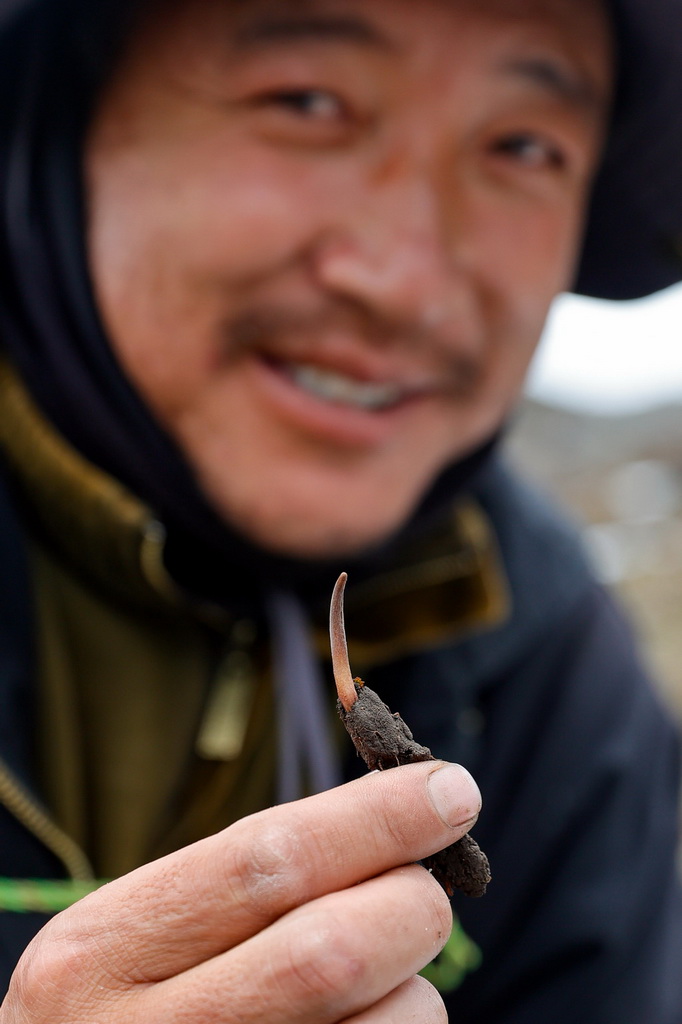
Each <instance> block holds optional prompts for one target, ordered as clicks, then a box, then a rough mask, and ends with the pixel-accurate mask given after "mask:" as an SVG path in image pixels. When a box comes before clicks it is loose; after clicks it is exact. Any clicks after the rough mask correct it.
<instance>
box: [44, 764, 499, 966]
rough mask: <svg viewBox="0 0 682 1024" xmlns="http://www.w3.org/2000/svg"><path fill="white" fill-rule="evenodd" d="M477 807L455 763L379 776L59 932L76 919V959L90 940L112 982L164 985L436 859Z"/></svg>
mask: <svg viewBox="0 0 682 1024" xmlns="http://www.w3.org/2000/svg"><path fill="white" fill-rule="evenodd" d="M479 809H480V794H479V792H478V788H477V786H476V784H475V782H474V781H473V779H472V778H471V776H470V775H469V773H468V772H467V771H466V770H465V769H464V768H462V767H460V766H459V765H449V764H443V763H442V762H438V761H429V762H422V763H419V764H413V765H405V766H403V767H400V768H395V769H391V770H390V771H387V772H376V773H372V774H370V775H366V776H364V777H363V778H361V779H358V780H356V781H354V782H351V783H348V784H346V785H345V786H340V787H338V788H337V789H334V790H330V791H328V792H326V793H321V794H318V795H317V796H313V797H309V798H307V799H305V800H300V801H297V802H295V803H291V804H284V805H281V806H278V807H273V808H270V809H268V810H266V811H261V812H259V813H258V814H254V815H251V816H250V817H248V818H244V819H242V820H241V821H239V822H237V823H236V824H234V825H232V826H231V827H230V828H228V829H226V830H225V831H223V832H220V833H218V834H217V835H215V836H211V837H210V838H208V839H205V840H202V841H201V842H199V843H195V844H194V845H192V846H189V847H186V848H185V849H183V850H180V851H178V852H177V853H174V854H171V855H170V856H168V857H165V858H163V859H162V860H160V861H156V862H154V863H151V864H148V865H145V866H144V867H142V868H139V869H138V870H137V871H134V872H132V873H131V874H130V875H126V876H125V877H123V878H121V879H119V880H117V881H116V882H112V883H110V884H109V885H108V886H106V887H105V888H104V889H102V890H100V891H99V892H97V893H94V894H93V895H92V896H89V897H87V899H86V900H84V901H82V902H81V904H78V905H77V906H76V907H74V908H72V911H71V912H69V915H68V919H67V915H63V917H62V919H61V923H60V924H61V928H68V927H69V921H71V922H72V923H73V921H74V918H73V915H74V914H75V913H77V912H78V913H79V914H80V916H81V920H80V921H79V922H78V933H79V956H83V955H88V953H87V951H86V950H84V949H83V942H84V941H87V942H88V944H89V943H90V942H91V943H92V956H94V957H95V959H101V960H102V961H103V962H102V968H103V971H104V972H105V973H106V975H107V976H108V977H109V978H111V977H112V975H113V976H114V977H118V978H120V979H121V981H123V982H132V983H134V982H143V981H144V982H149V981H159V980H162V979H164V978H167V977H171V976H173V975H175V974H179V973H180V972H182V971H184V970H187V969H189V968H190V967H193V966H195V965H196V964H198V963H201V962H203V961H204V960H206V959H208V958H209V957H212V956H215V955H217V954H219V953H221V952H225V951H226V950H228V949H230V948H232V947H233V946H235V945H237V944H238V943H240V942H243V941H244V940H245V939H247V938H249V937H251V936H252V935H254V934H256V933H257V932H260V931H261V930H262V929H263V928H265V927H267V926H268V925H269V924H271V923H272V922H273V921H275V920H276V919H277V918H279V917H281V916H282V915H283V914H285V913H287V912H288V911H290V910H292V909H293V908H295V907H297V906H300V905H301V904H303V903H307V902H309V901H310V900H313V899H316V898H318V897H320V896H323V895H325V894H327V893H330V892H334V891H337V890H340V889H345V888H348V887H350V886H352V885H355V884H356V883H358V882H360V881H362V880H364V879H366V878H370V877H374V876H376V875H378V874H381V873H382V872H384V871H387V870H389V869H390V868H393V867H398V866H400V865H403V864H407V863H411V862H413V861H416V860H421V859H422V858H423V857H426V856H428V855H430V854H432V853H435V852H436V851H437V850H440V849H442V848H443V847H445V846H448V845H449V844H450V843H453V842H455V840H457V839H459V838H460V836H462V835H463V834H464V833H465V832H466V831H467V830H468V829H469V828H470V827H471V825H472V824H473V822H474V821H475V819H476V817H477V815H478V811H479ZM58 920H59V919H57V921H55V922H54V925H55V926H57V925H58ZM84 936H87V939H86V940H84V938H83V937H84ZM64 937H65V938H68V933H67V934H66V935H65V936H64ZM103 953H105V956H103V955H102V954H103Z"/></svg>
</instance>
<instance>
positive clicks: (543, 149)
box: [491, 131, 567, 171]
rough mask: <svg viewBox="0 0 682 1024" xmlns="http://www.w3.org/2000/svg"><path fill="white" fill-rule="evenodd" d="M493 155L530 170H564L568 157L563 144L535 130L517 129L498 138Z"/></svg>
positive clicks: (495, 141) (492, 146) (494, 143)
mask: <svg viewBox="0 0 682 1024" xmlns="http://www.w3.org/2000/svg"><path fill="white" fill-rule="evenodd" d="M491 150H492V153H493V155H495V156H497V157H500V158H502V159H504V160H507V161H509V162H510V163H511V164H513V165H515V166H518V167H519V168H525V169H528V170H538V171H542V170H548V171H560V170H563V169H564V168H565V166H566V163H567V157H566V154H565V153H564V151H563V149H562V148H561V146H559V145H558V144H557V143H555V142H553V141H552V140H550V139H548V138H545V137H543V136H542V135H539V134H537V133H535V132H526V131H517V132H509V133H506V134H504V135H502V136H500V137H499V138H496V139H495V140H494V141H493V143H492V145H491Z"/></svg>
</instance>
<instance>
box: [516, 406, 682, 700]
mask: <svg viewBox="0 0 682 1024" xmlns="http://www.w3.org/2000/svg"><path fill="white" fill-rule="evenodd" d="M508 450H509V453H510V456H511V458H512V460H513V461H514V462H515V463H516V464H517V465H518V466H519V467H520V468H521V469H522V470H523V472H524V473H525V474H526V476H528V477H530V478H531V479H533V480H535V482H536V483H537V484H539V485H540V487H541V488H542V489H544V490H545V491H546V492H548V493H549V494H550V495H552V496H553V497H554V498H555V499H556V500H558V501H559V502H560V503H561V504H562V505H563V506H564V508H566V509H568V510H569V512H571V513H572V515H573V516H574V518H575V519H576V520H577V521H578V522H579V523H580V524H581V526H582V528H583V530H584V535H585V541H586V544H587V547H588V550H589V551H590V553H591V556H592V558H593V560H594V564H595V568H596V571H597V573H598V574H599V576H600V577H601V578H602V579H603V580H604V582H605V583H606V584H607V585H609V586H611V587H613V588H614V590H615V591H616V592H617V593H618V595H619V596H620V599H621V602H622V603H624V604H625V606H626V607H627V608H628V610H629V611H630V614H631V616H632V617H633V619H634V621H635V625H636V628H637V630H638V632H639V635H640V639H641V641H642V644H643V648H644V652H645V656H646V657H647V658H648V660H649V662H650V665H651V667H652V670H653V673H654V675H655V676H656V678H657V679H658V680H659V681H660V685H661V688H662V691H663V693H664V694H665V696H666V699H667V700H668V701H669V703H670V704H671V705H672V706H673V708H674V710H675V711H676V713H677V714H679V716H680V718H682V405H670V406H663V407H659V408H654V409H652V410H650V411H647V412H639V413H636V414H632V415H622V416H597V415H593V414H587V413H585V414H583V413H579V412H574V411H570V410H566V409H562V408H559V407H556V406H550V405H543V404H541V403H538V402H533V401H527V402H526V403H524V405H523V406H522V408H521V409H520V411H519V413H518V416H517V417H516V419H515V422H514V424H513V426H512V430H511V433H510V437H509V442H508Z"/></svg>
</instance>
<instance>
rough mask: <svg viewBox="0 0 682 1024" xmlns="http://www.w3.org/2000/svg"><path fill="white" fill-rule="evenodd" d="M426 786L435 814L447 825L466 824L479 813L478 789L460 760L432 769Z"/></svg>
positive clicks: (472, 820)
mask: <svg viewBox="0 0 682 1024" xmlns="http://www.w3.org/2000/svg"><path fill="white" fill-rule="evenodd" d="M427 788H428V791H429V796H430V797H431V803H432V804H433V806H434V807H435V809H436V813H437V814H438V817H439V818H440V819H441V821H443V822H444V823H445V824H446V825H449V826H450V827H452V828H454V827H455V826H456V825H468V824H470V823H473V822H474V821H475V820H476V818H477V817H478V812H479V811H480V809H481V793H480V790H479V788H478V786H477V785H476V783H475V782H474V779H473V777H472V776H471V775H470V774H469V772H468V771H467V770H466V768H463V767H462V765H461V764H444V765H443V766H442V767H441V768H437V769H436V770H435V771H434V772H431V774H430V775H429V777H428V780H427Z"/></svg>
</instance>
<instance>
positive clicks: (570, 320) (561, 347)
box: [527, 285, 682, 434]
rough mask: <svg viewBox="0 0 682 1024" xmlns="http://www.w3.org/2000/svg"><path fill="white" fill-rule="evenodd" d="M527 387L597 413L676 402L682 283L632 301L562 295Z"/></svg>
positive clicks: (681, 389)
mask: <svg viewBox="0 0 682 1024" xmlns="http://www.w3.org/2000/svg"><path fill="white" fill-rule="evenodd" d="M527 390H528V393H529V394H530V395H531V396H532V397H534V398H538V399H540V400H541V401H546V402H556V403H558V404H561V405H565V406H568V407H569V408H574V409H582V410H587V411H589V412H599V413H619V412H630V411H636V410H639V409H644V408H647V407H650V406H652V405H656V404H658V403H663V402H668V401H676V402H680V403H682V285H676V286H675V287H673V288H669V289H667V290H666V291H664V292H660V293H659V294H658V295H655V296H652V297H650V298H647V299H638V300H636V301H634V302H604V301H602V300H597V299H584V298H578V297H576V296H573V295H567V296H562V297H561V298H560V299H558V300H557V302H556V304H555V307H554V309H553V311H552V314H551V316H550V319H549V323H548V325H547V329H546V331H545V336H544V338H543V341H542V344H541V346H540V350H539V352H538V354H537V356H536V358H535V363H534V365H533V368H532V370H531V375H530V379H529V382H528V388H527ZM680 433H681V434H682V418H681V422H680Z"/></svg>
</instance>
